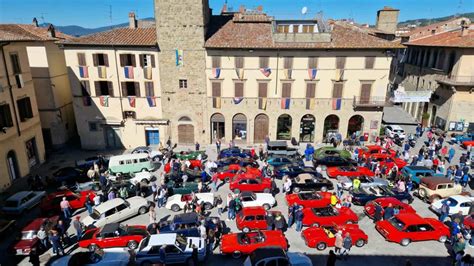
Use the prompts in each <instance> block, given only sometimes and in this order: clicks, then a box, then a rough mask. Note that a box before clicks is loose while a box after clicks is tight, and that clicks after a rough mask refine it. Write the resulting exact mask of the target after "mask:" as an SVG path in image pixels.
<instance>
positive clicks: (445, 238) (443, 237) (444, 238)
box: [438, 236, 448, 243]
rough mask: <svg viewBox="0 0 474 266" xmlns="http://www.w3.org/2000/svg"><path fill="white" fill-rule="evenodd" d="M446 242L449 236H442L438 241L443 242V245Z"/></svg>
mask: <svg viewBox="0 0 474 266" xmlns="http://www.w3.org/2000/svg"><path fill="white" fill-rule="evenodd" d="M446 240H448V237H447V236H440V237H439V239H438V241H439V242H441V243H444V242H446Z"/></svg>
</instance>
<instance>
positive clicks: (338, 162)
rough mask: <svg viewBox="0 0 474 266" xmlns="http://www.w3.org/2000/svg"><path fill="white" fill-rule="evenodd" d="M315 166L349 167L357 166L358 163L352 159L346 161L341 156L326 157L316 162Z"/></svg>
mask: <svg viewBox="0 0 474 266" xmlns="http://www.w3.org/2000/svg"><path fill="white" fill-rule="evenodd" d="M314 165H326V166H349V165H354V166H355V165H357V162H356V161H354V160H352V159H346V158H343V157H341V156H325V157H323V158H321V159H316V160H314Z"/></svg>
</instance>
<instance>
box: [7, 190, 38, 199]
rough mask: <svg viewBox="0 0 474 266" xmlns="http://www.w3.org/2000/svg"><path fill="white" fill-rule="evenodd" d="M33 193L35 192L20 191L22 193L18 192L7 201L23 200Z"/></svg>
mask: <svg viewBox="0 0 474 266" xmlns="http://www.w3.org/2000/svg"><path fill="white" fill-rule="evenodd" d="M31 192H33V191H20V192H17V193H15V194H13V195H11V196H10V197H9V198H8V199H7V200H12V201H13V200H16V201H18V200H21V199H22V198H24V197H26V196H27V195H28V194H30V193H31Z"/></svg>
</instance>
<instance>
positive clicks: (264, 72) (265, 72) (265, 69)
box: [260, 67, 272, 78]
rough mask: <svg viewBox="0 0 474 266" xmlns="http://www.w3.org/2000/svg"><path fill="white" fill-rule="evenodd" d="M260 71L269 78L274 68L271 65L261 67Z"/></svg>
mask: <svg viewBox="0 0 474 266" xmlns="http://www.w3.org/2000/svg"><path fill="white" fill-rule="evenodd" d="M260 72H262V74H263V75H264V76H265V77H267V78H268V77H269V76H270V75H271V74H272V69H271V68H269V67H266V68H260Z"/></svg>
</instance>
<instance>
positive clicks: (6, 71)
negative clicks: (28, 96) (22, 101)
mask: <svg viewBox="0 0 474 266" xmlns="http://www.w3.org/2000/svg"><path fill="white" fill-rule="evenodd" d="M8 44H9V43H8V42H6V43H1V44H0V46H1V48H2V60H3V66H4V68H5V75H6V77H7V84H8V91H9V92H10V99H11V101H12V106H13V113H14V114H15V115H14V116H15V123H16V132H17V134H18V136H21V130H20V123H19V122H18V121H19V120H18V114H17V112H16V105H15V99H14V98H13V87H12V84H11V82H10V75H9V74H8V67H7V60H6V58H5V50H4V49H3V47H4V46H6V45H8Z"/></svg>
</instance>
